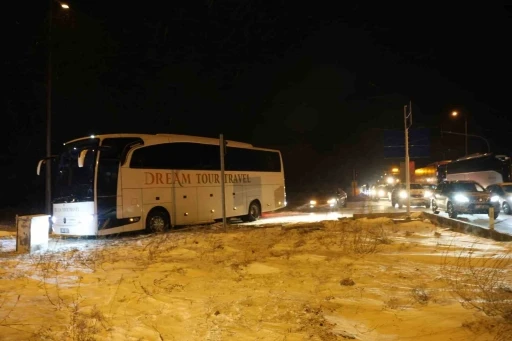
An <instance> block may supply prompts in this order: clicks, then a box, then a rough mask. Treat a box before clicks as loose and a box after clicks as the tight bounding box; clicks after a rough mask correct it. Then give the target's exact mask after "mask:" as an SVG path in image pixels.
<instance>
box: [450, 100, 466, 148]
mask: <svg viewBox="0 0 512 341" xmlns="http://www.w3.org/2000/svg"><path fill="white" fill-rule="evenodd" d="M457 116H459V112H458V111H455V110H454V111H452V117H457ZM464 144H465V147H466V156H467V155H468V117H467V115H464Z"/></svg>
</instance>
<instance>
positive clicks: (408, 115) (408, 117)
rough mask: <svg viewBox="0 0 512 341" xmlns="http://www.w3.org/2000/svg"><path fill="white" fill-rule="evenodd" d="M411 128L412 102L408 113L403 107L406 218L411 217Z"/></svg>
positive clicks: (405, 106)
mask: <svg viewBox="0 0 512 341" xmlns="http://www.w3.org/2000/svg"><path fill="white" fill-rule="evenodd" d="M411 126H412V102H411V101H409V113H407V105H404V128H405V191H406V193H407V216H408V217H410V216H411V174H410V170H411V169H410V164H409V163H410V161H409V128H410V127H411Z"/></svg>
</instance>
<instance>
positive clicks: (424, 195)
mask: <svg viewBox="0 0 512 341" xmlns="http://www.w3.org/2000/svg"><path fill="white" fill-rule="evenodd" d="M431 196H432V192H430V191H425V193H424V194H423V197H424V198H430V197H431Z"/></svg>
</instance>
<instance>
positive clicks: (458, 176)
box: [440, 153, 512, 187]
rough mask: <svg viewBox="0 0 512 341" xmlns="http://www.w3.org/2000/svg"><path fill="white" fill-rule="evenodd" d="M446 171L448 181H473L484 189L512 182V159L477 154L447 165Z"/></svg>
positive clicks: (502, 156) (489, 154) (488, 154)
mask: <svg viewBox="0 0 512 341" xmlns="http://www.w3.org/2000/svg"><path fill="white" fill-rule="evenodd" d="M444 171H445V174H444V177H445V178H446V180H473V181H476V182H478V183H479V184H480V185H482V186H483V187H487V186H489V185H494V184H497V183H500V182H510V181H512V165H511V161H510V158H509V157H508V156H505V155H495V154H493V153H486V154H475V155H469V156H466V157H463V158H460V159H457V160H455V161H452V162H450V163H447V164H446V167H445V169H444ZM441 173H442V172H440V174H441ZM442 175H443V174H441V177H442Z"/></svg>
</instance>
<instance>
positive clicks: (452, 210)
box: [446, 202, 457, 219]
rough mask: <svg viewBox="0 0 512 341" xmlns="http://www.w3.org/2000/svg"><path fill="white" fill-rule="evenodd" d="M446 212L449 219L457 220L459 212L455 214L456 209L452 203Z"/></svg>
mask: <svg viewBox="0 0 512 341" xmlns="http://www.w3.org/2000/svg"><path fill="white" fill-rule="evenodd" d="M446 212H447V213H448V217H450V218H452V219H455V218H457V212H455V208H454V207H453V204H452V203H451V202H449V203H448V205H447V206H446Z"/></svg>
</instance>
